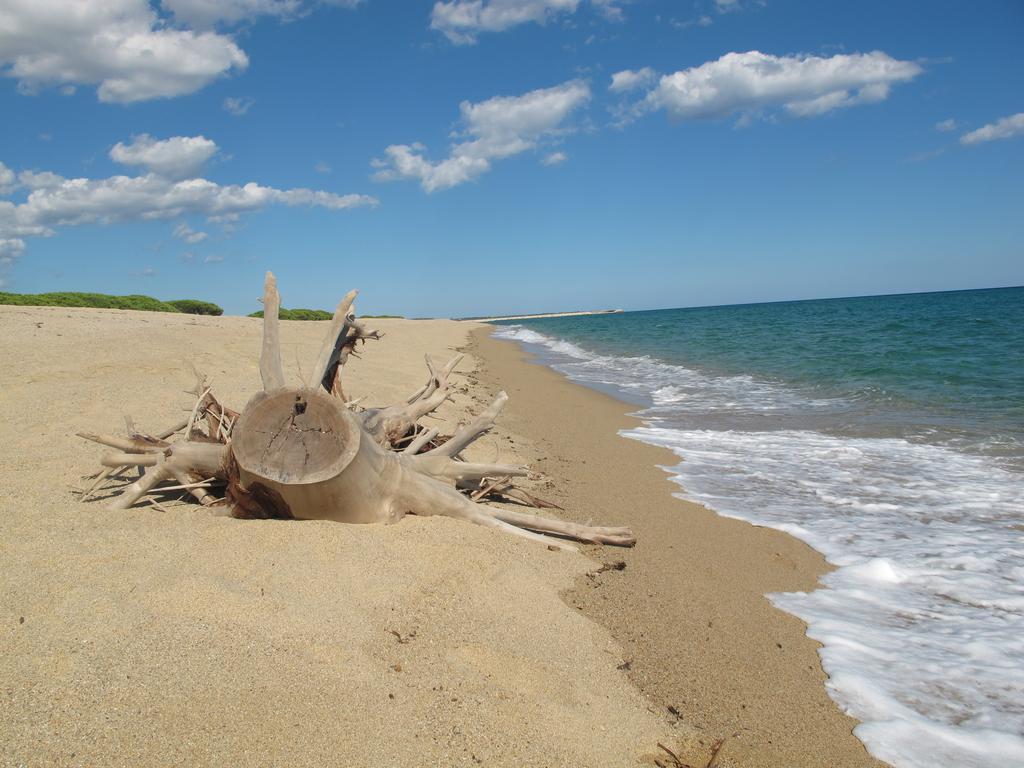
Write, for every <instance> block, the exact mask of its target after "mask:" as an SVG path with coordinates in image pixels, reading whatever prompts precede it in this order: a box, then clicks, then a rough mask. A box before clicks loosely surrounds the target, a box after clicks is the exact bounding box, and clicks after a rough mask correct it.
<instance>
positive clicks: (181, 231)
mask: <svg viewBox="0 0 1024 768" xmlns="http://www.w3.org/2000/svg"><path fill="white" fill-rule="evenodd" d="M174 236H175V237H177V238H180V239H182V240H184V241H185V242H186V243H188V244H189V245H195V244H196V243H201V242H203V240H205V239H206V238H208V237H209V235H208V234H206V233H205V232H197V231H196V230H194V229H192V227H190V226H189V225H188V224H186V223H185V222H181V223H180V224H179V225H178V226H176V227H175V228H174Z"/></svg>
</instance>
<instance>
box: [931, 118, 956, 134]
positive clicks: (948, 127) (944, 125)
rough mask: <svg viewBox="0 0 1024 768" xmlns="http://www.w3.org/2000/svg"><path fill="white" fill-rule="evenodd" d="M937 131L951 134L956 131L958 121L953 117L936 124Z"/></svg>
mask: <svg viewBox="0 0 1024 768" xmlns="http://www.w3.org/2000/svg"><path fill="white" fill-rule="evenodd" d="M935 130H936V131H939V132H940V133H949V132H950V131H955V130H956V120H954V119H953V118H952V117H951V118H949V119H948V120H942V121H941V122H938V123H936V124H935Z"/></svg>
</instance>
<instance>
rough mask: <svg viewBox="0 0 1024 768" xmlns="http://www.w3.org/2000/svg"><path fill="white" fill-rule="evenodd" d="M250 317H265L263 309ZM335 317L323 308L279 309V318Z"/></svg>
mask: <svg viewBox="0 0 1024 768" xmlns="http://www.w3.org/2000/svg"><path fill="white" fill-rule="evenodd" d="M249 317H263V310H262V309H260V310H257V311H256V312H250V313H249ZM332 317H334V315H333V314H331V313H330V312H327V311H325V310H322V309H285V308H284V307H281V308H280V309H279V310H278V311H277V319H278V320H330V319H331V318H332ZM360 317H365V318H373V319H376V320H380V319H381V318H392V319H395V320H401V319H404V318H403V317H402V315H360Z"/></svg>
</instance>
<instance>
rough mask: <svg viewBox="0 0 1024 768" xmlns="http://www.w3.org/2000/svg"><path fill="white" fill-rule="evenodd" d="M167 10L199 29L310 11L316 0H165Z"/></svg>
mask: <svg viewBox="0 0 1024 768" xmlns="http://www.w3.org/2000/svg"><path fill="white" fill-rule="evenodd" d="M360 2H362V0H322V2H321V3H320V4H322V5H335V6H341V7H344V8H355V7H356V6H357V5H359V3H360ZM160 4H161V5H162V6H163V8H164V10H166V11H168V12H170V13H173V14H174V18H175V20H176V21H178V22H179V23H184V24H187V25H189V26H192V27H196V28H199V29H210V28H212V27H214V26H215V25H217V24H225V25H231V24H238V23H241V22H245V21H251V20H252V19H255V18H256V17H257V16H277V17H278V18H281V19H289V18H294V17H296V16H301V15H303V14H305V13H308V12H309V11H310V6H312V5H315V4H316V3H312V2H305V0H161V3H160Z"/></svg>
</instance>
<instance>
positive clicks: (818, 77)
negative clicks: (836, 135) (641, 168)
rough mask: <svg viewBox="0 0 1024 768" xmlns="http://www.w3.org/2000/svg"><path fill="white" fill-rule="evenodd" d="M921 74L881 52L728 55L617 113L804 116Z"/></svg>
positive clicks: (865, 99) (665, 81) (664, 82)
mask: <svg viewBox="0 0 1024 768" xmlns="http://www.w3.org/2000/svg"><path fill="white" fill-rule="evenodd" d="M922 71H923V70H922V69H921V67H920V66H919V65H918V64H916V63H914V62H912V61H899V60H897V59H894V58H892V57H891V56H889V55H888V54H886V53H883V52H882V51H873V52H871V53H855V54H837V55H835V56H830V57H822V56H811V55H806V54H802V55H792V56H772V55H770V54H766V53H761V52H760V51H748V52H746V53H727V54H725V55H724V56H722V57H721V58H720V59H717V60H715V61H709V62H706V63H704V64H701V65H700V66H698V67H692V68H690V69H685V70H680V71H678V72H674V73H672V74H669V75H663V76H662V77H661V78H660V79H659V80H658V82H657V85H655V86H654V87H653V88H652V89H651V90H649V91H648V92H647V94H646V95H645V97H644V98H643V99H642V100H641V101H639V102H638V103H636V104H632V105H630V106H628V107H626V108H624V110H623V115H622V116H624V117H627V118H633V117H638V116H639V115H641V114H644V113H646V112H652V111H655V110H659V109H664V110H665V111H666V112H667V113H668V114H669V115H670V116H671V117H673V118H676V119H680V120H694V119H701V118H721V117H728V116H730V115H734V114H741V115H743V116H745V117H746V118H747V119H749V117H750V116H751V115H755V114H757V113H759V112H761V111H763V110H768V109H773V108H783V109H785V110H786V111H787V112H789V113H790V114H791V115H794V116H796V117H811V116H814V115H821V114H824V113H826V112H830V111H832V110H834V109H839V108H841V107H851V106H854V105H856V104H866V103H870V102H877V101H882V100H884V99H886V98H887V97H888V96H889V90H890V88H891V87H892V86H893V85H894V84H896V83H901V82H907V81H909V80H913V79H914V78H915V77H917V76H918V75H919V74H921V72H922ZM619 74H622V73H619Z"/></svg>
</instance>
